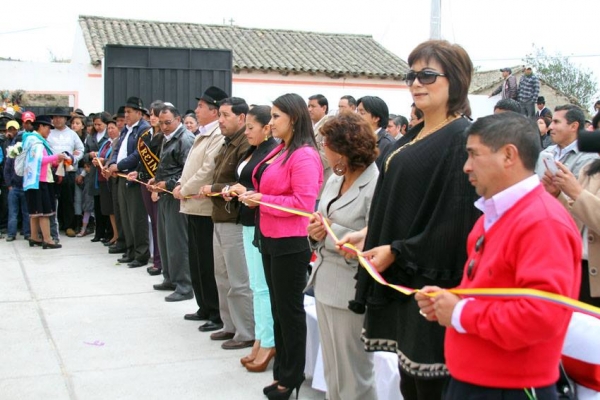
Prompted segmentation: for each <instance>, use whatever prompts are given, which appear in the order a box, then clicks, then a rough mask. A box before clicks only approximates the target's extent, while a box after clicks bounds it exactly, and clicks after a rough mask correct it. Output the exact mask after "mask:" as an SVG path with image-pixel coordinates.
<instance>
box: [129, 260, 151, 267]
mask: <svg viewBox="0 0 600 400" xmlns="http://www.w3.org/2000/svg"><path fill="white" fill-rule="evenodd" d="M146 264H148V262H145V263H142V262H140V261H138V260H133V261H132V262H130V263H129V264H127V266H128V267H129V268H139V267H143V266H144V265H146Z"/></svg>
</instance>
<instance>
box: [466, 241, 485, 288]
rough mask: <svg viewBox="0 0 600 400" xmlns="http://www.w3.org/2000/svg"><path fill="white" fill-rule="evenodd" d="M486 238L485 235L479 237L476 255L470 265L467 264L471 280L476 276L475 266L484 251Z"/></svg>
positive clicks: (468, 276)
mask: <svg viewBox="0 0 600 400" xmlns="http://www.w3.org/2000/svg"><path fill="white" fill-rule="evenodd" d="M484 240H485V238H484V236H483V235H481V236H480V237H479V239H477V242H475V257H473V259H472V260H471V261H469V265H467V278H469V280H471V281H472V280H473V277H475V269H476V268H475V267H476V266H477V261H479V258H481V253H482V252H483V242H484Z"/></svg>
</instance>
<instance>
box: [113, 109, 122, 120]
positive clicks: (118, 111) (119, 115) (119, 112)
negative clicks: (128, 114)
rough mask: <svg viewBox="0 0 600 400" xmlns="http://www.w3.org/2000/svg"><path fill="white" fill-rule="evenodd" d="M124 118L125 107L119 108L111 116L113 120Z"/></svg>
mask: <svg viewBox="0 0 600 400" xmlns="http://www.w3.org/2000/svg"><path fill="white" fill-rule="evenodd" d="M124 116H125V106H121V107H119V109H118V110H117V113H116V114H115V115H114V116H113V118H114V119H117V118H120V117H124Z"/></svg>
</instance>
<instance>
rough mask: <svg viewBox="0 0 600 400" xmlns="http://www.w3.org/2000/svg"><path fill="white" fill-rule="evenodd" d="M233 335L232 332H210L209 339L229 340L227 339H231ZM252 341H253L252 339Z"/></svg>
mask: <svg viewBox="0 0 600 400" xmlns="http://www.w3.org/2000/svg"><path fill="white" fill-rule="evenodd" d="M234 336H235V333H233V332H225V331H219V332H215V333H211V334H210V340H229V339H233V337H234ZM252 343H254V341H253V342H252Z"/></svg>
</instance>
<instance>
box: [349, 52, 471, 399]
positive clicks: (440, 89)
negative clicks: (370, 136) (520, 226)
mask: <svg viewBox="0 0 600 400" xmlns="http://www.w3.org/2000/svg"><path fill="white" fill-rule="evenodd" d="M408 64H409V66H410V70H409V71H408V73H407V75H406V84H407V85H408V88H409V90H410V93H411V95H412V97H413V100H414V103H415V106H416V107H417V108H418V109H420V110H421V111H422V112H423V122H422V123H419V124H418V125H415V126H414V127H412V128H411V129H410V130H409V131H408V132H407V134H406V135H405V136H403V137H402V138H401V139H399V140H398V141H397V142H396V143H395V144H394V147H393V148H392V149H391V150H390V151H389V152H388V155H387V158H386V159H385V160H384V161H383V164H382V170H381V171H380V174H379V180H378V182H377V187H376V189H375V194H374V195H373V203H372V205H371V210H370V215H369V222H368V226H367V228H365V229H364V230H362V231H360V232H357V233H351V234H349V235H346V237H345V238H342V240H341V241H340V242H339V243H338V244H342V243H345V242H350V243H353V244H355V245H357V247H359V248H361V249H362V247H363V244H364V249H365V250H366V251H365V252H364V253H363V254H364V257H365V258H366V259H367V260H369V261H370V263H371V264H372V266H373V267H374V268H375V269H376V270H377V271H379V272H380V273H381V275H382V276H383V278H384V279H385V280H387V282H389V283H393V284H398V285H402V286H407V287H410V288H421V287H423V286H425V285H435V286H439V287H444V288H448V287H454V286H456V285H457V284H458V283H459V282H460V280H461V277H462V271H463V266H464V264H465V260H466V258H467V254H466V251H465V249H466V240H467V236H468V234H469V231H470V230H471V228H472V226H473V224H474V223H475V221H476V220H477V217H478V215H479V212H478V211H477V209H476V208H475V207H474V206H473V203H474V202H475V200H476V199H477V195H476V193H475V191H474V190H473V187H472V186H471V185H470V183H469V180H468V177H467V175H466V174H464V173H463V171H462V168H463V165H464V163H465V161H466V160H467V152H466V150H465V145H466V137H465V136H464V134H463V132H464V131H465V129H466V128H467V127H468V126H469V125H470V122H469V120H468V119H467V118H466V117H465V116H468V115H470V113H471V109H470V106H469V100H468V98H467V94H468V90H469V84H470V82H471V76H472V73H473V64H472V62H471V59H470V58H469V55H468V54H467V52H466V51H465V50H464V49H463V48H462V47H460V46H458V45H454V44H450V43H448V42H447V41H438V40H432V41H427V42H424V43H421V44H420V45H418V46H417V47H416V48H415V49H414V50H413V51H412V53H411V54H410V55H409V57H408ZM365 305H366V317H365V334H364V338H363V340H364V341H365V344H366V348H367V350H369V351H376V350H385V351H390V352H395V353H397V354H398V360H399V367H400V381H401V383H400V389H401V391H402V395H403V396H404V398H405V399H407V400H412V399H434V398H441V393H442V387H443V386H444V384H445V382H446V381H447V379H448V376H449V374H448V370H447V368H446V366H445V364H444V333H445V331H444V328H442V327H441V326H439V325H436V324H430V323H429V322H428V321H427V320H426V319H425V318H423V317H422V316H421V315H419V307H418V305H417V303H416V302H415V301H414V300H413V299H412V298H409V297H408V296H406V295H404V294H401V293H399V292H397V291H395V290H393V289H391V288H390V287H388V286H384V285H381V284H378V283H376V282H375V281H374V280H373V279H372V278H371V277H370V276H369V275H368V274H367V271H366V270H365V269H362V270H361V271H360V273H359V282H358V288H357V297H356V301H354V302H353V303H352V304H351V308H352V309H353V310H354V311H356V312H364V310H365Z"/></svg>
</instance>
